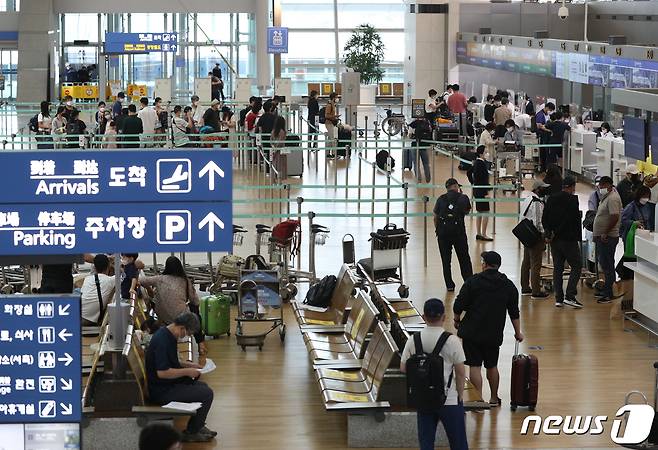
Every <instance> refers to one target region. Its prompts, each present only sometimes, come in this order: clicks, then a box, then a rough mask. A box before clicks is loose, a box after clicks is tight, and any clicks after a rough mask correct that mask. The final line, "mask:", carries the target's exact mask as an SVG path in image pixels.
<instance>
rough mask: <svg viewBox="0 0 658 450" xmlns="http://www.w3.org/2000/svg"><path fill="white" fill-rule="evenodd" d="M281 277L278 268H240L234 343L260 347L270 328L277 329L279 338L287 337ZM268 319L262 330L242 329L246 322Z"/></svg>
mask: <svg viewBox="0 0 658 450" xmlns="http://www.w3.org/2000/svg"><path fill="white" fill-rule="evenodd" d="M280 289H281V277H280V274H279V271H278V270H242V271H240V285H239V287H238V315H237V317H236V318H235V321H236V323H237V325H236V329H235V337H236V340H237V344H238V345H239V346H240V347H242V350H243V351H246V348H247V347H258V350H262V349H263V344H264V343H265V338H266V337H267V335H268V334H270V333H271V332H272V331H274V330H277V329H278V331H279V338H280V339H281V342H284V341H285V339H286V324H285V322H284V321H283V308H282V301H283V300H282V298H281V295H280V294H279V290H280ZM258 322H260V323H269V324H270V328H269V330H267V331H265V332H263V333H257V334H247V333H245V332H244V328H245V325H246V324H248V323H252V324H253V323H258Z"/></svg>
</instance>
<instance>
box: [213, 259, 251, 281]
mask: <svg viewBox="0 0 658 450" xmlns="http://www.w3.org/2000/svg"><path fill="white" fill-rule="evenodd" d="M242 267H244V259H243V258H240V257H239V256H236V255H224V256H223V257H222V259H221V261H220V262H219V266H218V267H217V274H218V275H219V276H221V277H223V278H229V279H231V280H239V279H240V269H241V268H242Z"/></svg>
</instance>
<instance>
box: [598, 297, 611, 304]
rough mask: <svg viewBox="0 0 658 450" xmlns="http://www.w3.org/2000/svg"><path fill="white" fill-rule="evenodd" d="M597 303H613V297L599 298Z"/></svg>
mask: <svg viewBox="0 0 658 450" xmlns="http://www.w3.org/2000/svg"><path fill="white" fill-rule="evenodd" d="M596 303H601V304H605V303H612V297H607V296H606V297H599V298H597V299H596Z"/></svg>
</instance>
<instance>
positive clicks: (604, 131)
mask: <svg viewBox="0 0 658 450" xmlns="http://www.w3.org/2000/svg"><path fill="white" fill-rule="evenodd" d="M600 136H601V137H602V138H607V137H614V134H612V132H611V131H610V124H609V123H608V122H603V123H602V124H601V132H600Z"/></svg>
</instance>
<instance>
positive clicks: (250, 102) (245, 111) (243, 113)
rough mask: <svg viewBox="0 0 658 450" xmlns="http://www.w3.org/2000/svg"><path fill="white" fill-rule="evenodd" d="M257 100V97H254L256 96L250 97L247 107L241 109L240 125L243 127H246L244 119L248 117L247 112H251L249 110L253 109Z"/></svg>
mask: <svg viewBox="0 0 658 450" xmlns="http://www.w3.org/2000/svg"><path fill="white" fill-rule="evenodd" d="M255 101H256V97H254V96H251V97H249V106H247V107H246V108H244V109H241V110H240V116H239V120H238V125H240V126H241V127H244V120H245V119H246V118H247V114H249V111H251V108H253V107H254V102H255Z"/></svg>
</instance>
